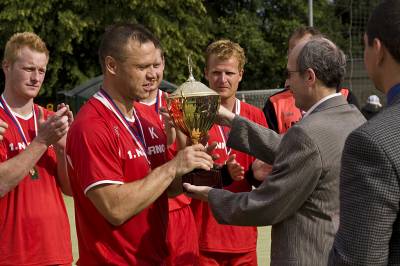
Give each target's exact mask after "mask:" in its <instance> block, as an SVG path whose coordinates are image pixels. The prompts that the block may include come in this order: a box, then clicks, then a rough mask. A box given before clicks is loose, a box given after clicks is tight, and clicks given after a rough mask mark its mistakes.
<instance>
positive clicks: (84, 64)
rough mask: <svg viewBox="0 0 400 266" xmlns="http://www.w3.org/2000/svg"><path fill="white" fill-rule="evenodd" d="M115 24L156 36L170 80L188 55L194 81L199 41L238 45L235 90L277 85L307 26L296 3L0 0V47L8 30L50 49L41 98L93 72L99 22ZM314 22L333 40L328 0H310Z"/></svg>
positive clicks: (199, 66) (337, 28) (182, 70)
mask: <svg viewBox="0 0 400 266" xmlns="http://www.w3.org/2000/svg"><path fill="white" fill-rule="evenodd" d="M121 21H128V22H139V23H142V24H144V25H146V26H147V27H148V28H149V29H151V30H152V31H153V32H154V33H155V34H156V35H157V36H158V37H159V38H160V40H161V43H162V45H163V48H164V50H165V54H166V60H167V61H166V70H165V77H166V79H168V80H170V81H172V82H174V83H176V84H180V83H182V82H183V81H185V80H186V79H187V77H188V70H187V56H188V55H189V54H191V55H192V59H193V62H194V74H195V77H196V79H198V80H199V79H202V76H203V73H202V72H203V71H202V70H203V67H204V58H203V51H204V49H205V47H206V46H207V44H209V43H210V42H211V41H213V40H215V39H220V38H229V39H232V40H233V41H236V42H238V43H240V44H241V45H242V46H243V47H244V48H245V50H246V54H247V59H248V61H247V64H246V66H245V71H246V74H245V77H244V80H243V82H242V84H241V89H243V90H249V89H267V88H276V87H279V86H282V85H283V78H284V77H283V76H282V75H281V73H282V70H283V69H284V67H285V65H286V50H287V38H288V36H289V34H290V33H291V32H292V31H293V30H294V29H295V28H296V27H298V26H300V25H306V24H307V21H308V15H307V3H306V2H305V1H304V0H264V1H262V0H235V1H232V0H146V1H142V0H112V1H111V0H103V1H93V0H80V1H69V0H30V1H26V0H2V1H1V2H0V32H1V37H2V38H0V47H1V48H2V49H4V45H5V42H6V40H7V39H8V38H9V37H10V36H11V35H12V34H13V33H15V32H20V31H34V32H36V33H37V34H38V35H39V36H41V37H42V38H43V39H44V41H45V42H46V43H47V45H48V48H49V50H50V63H49V67H48V72H47V74H46V75H47V76H46V81H45V84H44V87H43V89H42V91H41V96H46V97H55V94H56V92H57V91H59V90H69V89H72V88H73V87H75V86H76V85H78V84H80V83H82V82H84V81H86V80H87V79H89V78H92V77H95V76H97V75H100V74H101V70H100V66H99V64H98V59H97V49H98V45H99V40H100V37H101V34H102V32H103V31H104V28H105V27H106V26H107V25H110V24H112V23H115V22H121ZM314 22H315V25H316V27H318V28H319V29H320V30H321V31H322V32H324V33H327V35H328V36H330V37H332V39H333V40H334V41H337V42H339V43H341V41H342V39H343V37H342V35H341V34H342V33H343V30H342V28H341V27H342V26H341V24H340V20H338V19H337V18H336V17H335V6H334V5H333V4H332V3H331V1H327V0H321V1H314ZM1 87H3V85H2V84H1Z"/></svg>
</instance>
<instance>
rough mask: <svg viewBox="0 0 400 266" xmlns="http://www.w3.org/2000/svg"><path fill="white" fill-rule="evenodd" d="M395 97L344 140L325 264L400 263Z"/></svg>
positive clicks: (398, 103) (399, 117)
mask: <svg viewBox="0 0 400 266" xmlns="http://www.w3.org/2000/svg"><path fill="white" fill-rule="evenodd" d="M399 175H400V95H397V97H396V99H395V101H394V104H392V105H391V106H389V107H387V108H385V109H383V110H382V111H381V112H380V113H379V114H377V115H376V116H374V117H373V118H371V120H369V121H368V122H367V123H366V124H365V125H363V126H361V127H360V128H358V129H357V130H355V131H354V132H352V133H351V134H350V135H349V137H348V139H347V141H346V144H345V148H344V152H343V158H342V170H341V176H340V178H341V179H340V208H341V213H340V227H339V231H338V234H337V235H336V238H335V242H334V245H333V248H332V252H331V254H330V258H329V262H330V265H374V266H375V265H400V221H399V204H400V180H399Z"/></svg>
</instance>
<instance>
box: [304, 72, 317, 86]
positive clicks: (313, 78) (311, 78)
mask: <svg viewBox="0 0 400 266" xmlns="http://www.w3.org/2000/svg"><path fill="white" fill-rule="evenodd" d="M304 75H305V78H306V81H307V83H309V85H312V84H315V82H317V75H316V74H315V71H314V69H312V68H307V69H306V71H305V73H304Z"/></svg>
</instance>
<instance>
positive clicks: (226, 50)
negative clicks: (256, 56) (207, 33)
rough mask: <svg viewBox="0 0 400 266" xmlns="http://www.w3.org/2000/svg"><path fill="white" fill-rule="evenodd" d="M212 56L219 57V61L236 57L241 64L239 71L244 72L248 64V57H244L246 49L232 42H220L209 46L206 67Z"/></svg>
mask: <svg viewBox="0 0 400 266" xmlns="http://www.w3.org/2000/svg"><path fill="white" fill-rule="evenodd" d="M211 55H215V56H217V58H218V59H222V60H226V59H229V58H231V57H232V56H234V57H236V59H237V60H238V62H239V66H238V67H239V70H243V68H244V64H245V63H246V56H245V55H244V49H243V48H242V47H241V46H240V45H239V44H238V43H235V42H232V41H230V40H218V41H215V42H213V43H211V44H210V45H208V46H207V49H206V54H205V57H206V67H207V66H208V61H209V59H210V56H211Z"/></svg>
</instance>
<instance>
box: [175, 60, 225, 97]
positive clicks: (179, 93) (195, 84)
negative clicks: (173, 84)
mask: <svg viewBox="0 0 400 266" xmlns="http://www.w3.org/2000/svg"><path fill="white" fill-rule="evenodd" d="M188 66H189V78H188V80H187V81H186V82H184V83H183V84H182V85H180V86H179V87H178V88H177V89H176V90H175V91H174V92H173V93H171V94H170V95H169V96H168V98H180V97H192V96H196V97H198V96H211V95H219V94H218V93H217V92H215V91H213V90H212V89H210V88H209V87H207V86H206V85H205V84H204V83H201V82H200V81H196V80H195V79H194V77H193V68H192V59H191V58H190V56H189V57H188Z"/></svg>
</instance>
